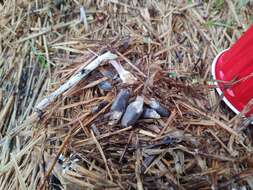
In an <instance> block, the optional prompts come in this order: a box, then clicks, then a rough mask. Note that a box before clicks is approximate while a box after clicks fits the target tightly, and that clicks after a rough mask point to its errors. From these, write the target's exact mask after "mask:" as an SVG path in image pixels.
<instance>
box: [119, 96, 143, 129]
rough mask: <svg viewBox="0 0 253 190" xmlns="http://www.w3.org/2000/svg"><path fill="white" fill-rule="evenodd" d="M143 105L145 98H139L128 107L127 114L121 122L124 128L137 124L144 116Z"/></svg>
mask: <svg viewBox="0 0 253 190" xmlns="http://www.w3.org/2000/svg"><path fill="white" fill-rule="evenodd" d="M143 104H144V98H143V97H142V96H137V98H136V100H135V101H134V102H132V103H130V104H129V105H128V106H127V109H126V112H125V113H124V115H123V117H122V120H121V125H122V126H123V127H128V126H131V125H134V124H135V123H136V121H137V120H138V119H139V118H140V117H141V115H142V112H143Z"/></svg>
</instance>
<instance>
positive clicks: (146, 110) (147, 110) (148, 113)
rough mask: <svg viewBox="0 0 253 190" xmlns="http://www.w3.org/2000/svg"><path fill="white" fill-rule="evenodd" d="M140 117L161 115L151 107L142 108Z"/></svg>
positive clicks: (158, 117) (158, 116)
mask: <svg viewBox="0 0 253 190" xmlns="http://www.w3.org/2000/svg"><path fill="white" fill-rule="evenodd" d="M142 117H143V118H145V119H160V118H161V116H160V115H159V114H158V113H157V112H156V110H154V109H151V108H144V109H143V113H142Z"/></svg>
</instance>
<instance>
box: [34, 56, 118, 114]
mask: <svg viewBox="0 0 253 190" xmlns="http://www.w3.org/2000/svg"><path fill="white" fill-rule="evenodd" d="M116 58H117V55H115V54H113V53H111V52H109V51H108V52H106V53H104V54H102V55H100V56H98V57H97V58H96V59H95V60H93V61H92V62H91V63H89V64H88V65H86V66H85V67H84V68H83V69H81V70H80V71H79V72H78V73H77V74H75V75H74V76H72V77H71V78H70V79H69V80H68V81H67V82H65V83H64V84H63V85H61V86H60V87H59V88H58V89H57V90H56V91H54V92H53V93H51V94H50V95H48V96H47V97H45V98H44V99H42V100H41V101H40V102H39V103H38V104H37V105H36V106H35V109H36V110H43V109H45V108H46V107H47V106H48V105H49V104H51V103H52V102H53V101H54V100H55V99H56V98H57V97H58V96H59V95H61V94H62V93H63V92H65V91H66V90H68V89H70V88H72V87H73V86H75V85H76V84H77V83H78V82H79V81H80V80H82V79H83V78H84V77H86V76H87V75H88V74H89V73H90V72H91V71H93V70H95V69H96V68H97V67H98V66H99V65H100V64H101V62H102V61H106V60H112V59H116Z"/></svg>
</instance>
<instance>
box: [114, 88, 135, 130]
mask: <svg viewBox="0 0 253 190" xmlns="http://www.w3.org/2000/svg"><path fill="white" fill-rule="evenodd" d="M129 95H130V92H129V91H128V90H127V89H122V90H120V92H119V94H118V95H117V96H116V98H115V100H114V101H113V103H112V107H111V116H110V122H109V125H114V124H116V123H118V121H119V120H120V118H121V116H122V115H123V113H124V111H125V109H126V106H127V103H128V99H129Z"/></svg>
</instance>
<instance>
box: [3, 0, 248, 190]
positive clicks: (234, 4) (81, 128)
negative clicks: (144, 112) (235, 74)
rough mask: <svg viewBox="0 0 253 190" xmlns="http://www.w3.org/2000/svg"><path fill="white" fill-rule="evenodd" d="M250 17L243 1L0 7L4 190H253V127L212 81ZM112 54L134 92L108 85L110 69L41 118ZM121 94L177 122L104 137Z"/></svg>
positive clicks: (114, 128)
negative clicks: (220, 56) (216, 62)
mask: <svg viewBox="0 0 253 190" xmlns="http://www.w3.org/2000/svg"><path fill="white" fill-rule="evenodd" d="M252 10H253V6H252V3H251V2H249V1H248V0H240V1H232V0H206V1H202V0H191V1H190V0H188V1H186V0H185V1H184V0H180V1H179V0H178V1H176V0H175V1H167V0H164V1H162V0H161V1H154V0H147V1H137V0H128V1H127V0H125V1H116V0H107V1H106V0H97V1H92V0H87V1H81V0H72V1H67V0H66V1H65V0H55V1H46V0H45V1H43V0H35V1H27V0H23V1H19V0H18V1H15V0H2V1H0V13H1V15H0V56H1V57H0V108H1V112H0V130H1V140H0V150H1V152H0V158H1V159H0V189H5V190H7V189H139V190H141V189H232V188H234V189H253V177H252V175H253V169H252V166H253V159H252V150H253V149H252V129H251V126H250V125H249V123H250V121H249V120H247V119H245V118H244V117H243V114H241V115H238V116H235V115H234V114H233V113H231V112H230V111H229V110H228V109H227V108H226V107H224V106H222V103H221V102H220V98H219V97H217V96H216V94H215V90H214V87H215V86H214V85H213V84H214V83H213V81H212V78H211V75H210V67H211V63H212V60H213V59H214V57H215V55H217V53H218V52H220V51H221V50H223V49H225V48H228V47H229V46H231V44H232V43H233V42H234V41H235V40H236V39H238V37H239V36H240V35H241V34H242V32H243V31H245V30H246V29H247V28H248V27H249V26H250V24H251V22H252V18H253V17H252V16H253V11H252ZM107 51H110V52H111V53H113V54H115V55H117V58H116V59H115V60H116V61H117V62H118V63H119V64H121V65H122V66H123V67H124V69H126V70H127V71H129V72H130V73H131V74H132V75H133V76H134V77H135V78H136V79H137V80H136V81H135V82H134V83H133V84H128V83H123V82H122V81H121V80H118V79H116V80H115V79H114V78H110V77H108V76H104V75H101V73H105V72H106V71H110V72H111V73H112V74H113V75H116V74H117V72H116V70H115V69H114V68H113V67H112V65H111V64H110V62H109V61H103V62H102V63H101V65H100V66H99V67H98V68H96V69H94V70H93V71H91V73H89V74H88V76H86V77H84V78H83V79H82V80H81V81H79V82H78V83H77V84H75V85H73V86H71V88H69V89H67V90H66V91H64V92H63V93H61V94H60V95H59V96H58V97H57V98H56V100H54V101H53V102H52V103H50V104H49V105H48V106H47V107H45V108H44V109H41V110H38V109H35V106H36V105H37V104H38V103H39V102H40V101H41V100H42V99H43V98H44V97H46V96H47V95H49V94H50V93H52V92H55V90H57V89H58V88H59V87H60V86H61V85H63V84H64V83H65V82H66V81H68V80H69V79H70V78H71V77H72V76H74V75H76V74H78V73H79V72H82V69H83V67H85V66H86V65H88V64H89V63H90V62H92V61H93V60H95V59H96V58H97V57H99V56H100V55H102V54H103V53H105V52H107ZM102 81H107V82H110V84H112V89H111V90H109V91H106V90H102V89H101V86H100V87H99V84H101V82H102ZM123 88H126V89H129V91H131V95H130V102H131V101H133V100H134V99H135V98H136V96H138V95H139V96H143V97H144V98H145V101H148V100H149V99H150V98H155V99H156V100H158V101H159V102H160V103H161V104H162V105H163V106H164V107H166V109H168V110H170V112H171V114H170V116H169V117H163V118H161V119H139V120H138V121H137V123H135V124H134V125H132V126H128V127H122V126H121V125H120V123H117V124H115V125H108V118H109V115H110V107H111V104H112V102H113V100H114V98H115V97H116V95H117V94H118V93H119V91H120V89H123ZM101 103H102V104H101ZM98 105H102V106H100V109H97V110H96V109H95V108H97V107H96V106H98Z"/></svg>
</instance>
